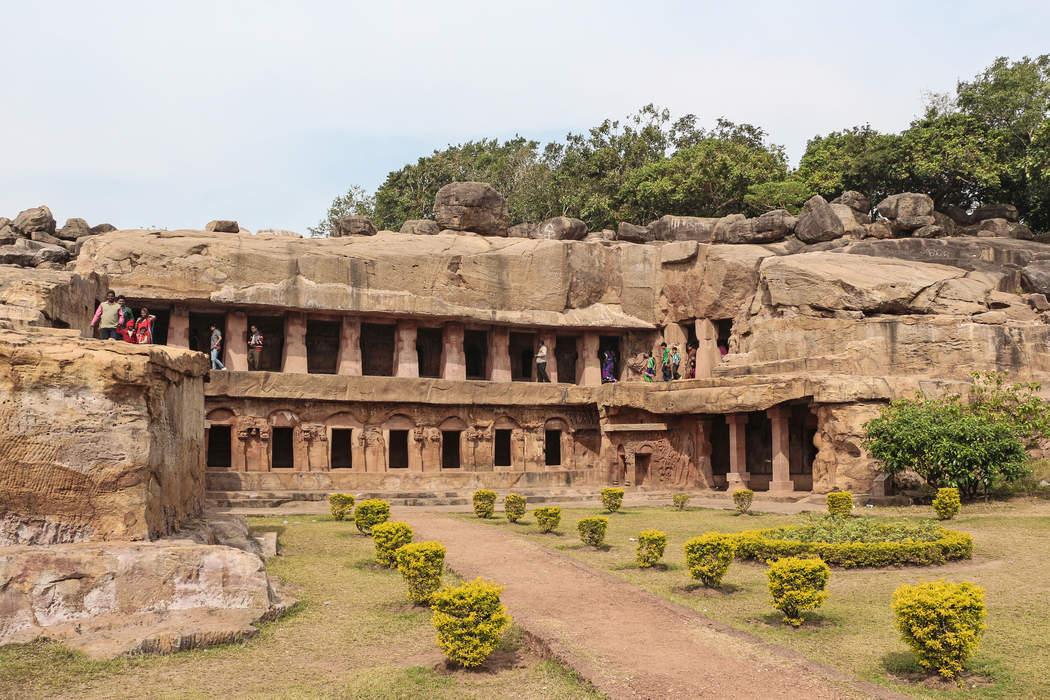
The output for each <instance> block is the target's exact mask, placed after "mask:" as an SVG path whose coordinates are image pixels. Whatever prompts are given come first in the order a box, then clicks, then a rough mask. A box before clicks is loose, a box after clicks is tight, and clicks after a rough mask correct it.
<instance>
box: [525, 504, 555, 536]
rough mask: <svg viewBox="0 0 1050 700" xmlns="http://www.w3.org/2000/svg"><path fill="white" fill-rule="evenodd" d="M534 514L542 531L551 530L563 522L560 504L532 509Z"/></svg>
mask: <svg viewBox="0 0 1050 700" xmlns="http://www.w3.org/2000/svg"><path fill="white" fill-rule="evenodd" d="M532 515H533V517H535V518H536V525H537V526H538V527H539V528H540V532H550V531H552V530H553V529H554V528H556V527H558V523H560V522H561V508H559V507H558V506H546V507H543V508H537V509H536V510H534V511H532Z"/></svg>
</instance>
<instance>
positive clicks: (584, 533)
mask: <svg viewBox="0 0 1050 700" xmlns="http://www.w3.org/2000/svg"><path fill="white" fill-rule="evenodd" d="M608 527H609V519H608V518H602V517H595V518H580V519H579V520H577V521H576V530H577V531H578V532H579V533H580V541H581V542H583V543H584V544H589V545H590V546H592V547H601V546H602V542H604V541H605V530H606V528H608Z"/></svg>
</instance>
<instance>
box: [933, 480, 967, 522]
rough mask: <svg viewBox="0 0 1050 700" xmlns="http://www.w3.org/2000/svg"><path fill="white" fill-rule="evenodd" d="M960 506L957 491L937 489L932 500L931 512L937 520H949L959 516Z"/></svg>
mask: <svg viewBox="0 0 1050 700" xmlns="http://www.w3.org/2000/svg"><path fill="white" fill-rule="evenodd" d="M961 506H962V502H961V501H960V500H959V489H953V488H944V489H937V496H936V497H935V498H934V499H933V512H934V513H936V514H937V518H938V519H939V520H951V519H952V518H954V517H955V516H956V515H958V514H959V508H960V507H961Z"/></svg>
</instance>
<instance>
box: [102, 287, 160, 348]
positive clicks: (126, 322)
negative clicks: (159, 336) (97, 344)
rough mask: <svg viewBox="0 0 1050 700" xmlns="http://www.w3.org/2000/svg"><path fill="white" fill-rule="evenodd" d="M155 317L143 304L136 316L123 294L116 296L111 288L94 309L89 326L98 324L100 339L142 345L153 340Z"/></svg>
mask: <svg viewBox="0 0 1050 700" xmlns="http://www.w3.org/2000/svg"><path fill="white" fill-rule="evenodd" d="M156 320H157V317H156V316H153V315H152V314H150V312H149V309H148V308H146V307H145V306H143V307H142V308H141V309H139V314H138V316H136V315H135V312H134V311H132V310H131V307H130V306H128V304H127V300H126V299H125V298H124V297H123V296H119V297H118V296H117V295H116V293H115V292H114V291H113V290H109V291H108V292H106V300H105V301H103V302H102V303H101V304H99V305H98V308H97V309H95V316H94V318H92V319H91V327H92V328H94V327H95V326H98V328H99V337H100V338H102V340H122V341H124V342H125V343H139V344H142V345H145V344H148V343H152V342H153V324H154V323H155V322H156Z"/></svg>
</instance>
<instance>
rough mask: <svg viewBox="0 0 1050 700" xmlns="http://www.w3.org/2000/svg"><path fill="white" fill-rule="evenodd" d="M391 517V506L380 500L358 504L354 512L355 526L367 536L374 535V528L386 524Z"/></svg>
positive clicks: (375, 499)
mask: <svg viewBox="0 0 1050 700" xmlns="http://www.w3.org/2000/svg"><path fill="white" fill-rule="evenodd" d="M389 517H390V504H389V503H387V502H386V501H381V500H380V499H378V498H369V499H367V500H364V501H361V502H360V503H358V504H357V510H356V511H354V524H355V525H357V529H358V530H360V531H361V532H362V533H364V534H366V535H371V534H372V528H373V527H374V526H376V525H378V524H379V523H384V522H386V519H387V518H389Z"/></svg>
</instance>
